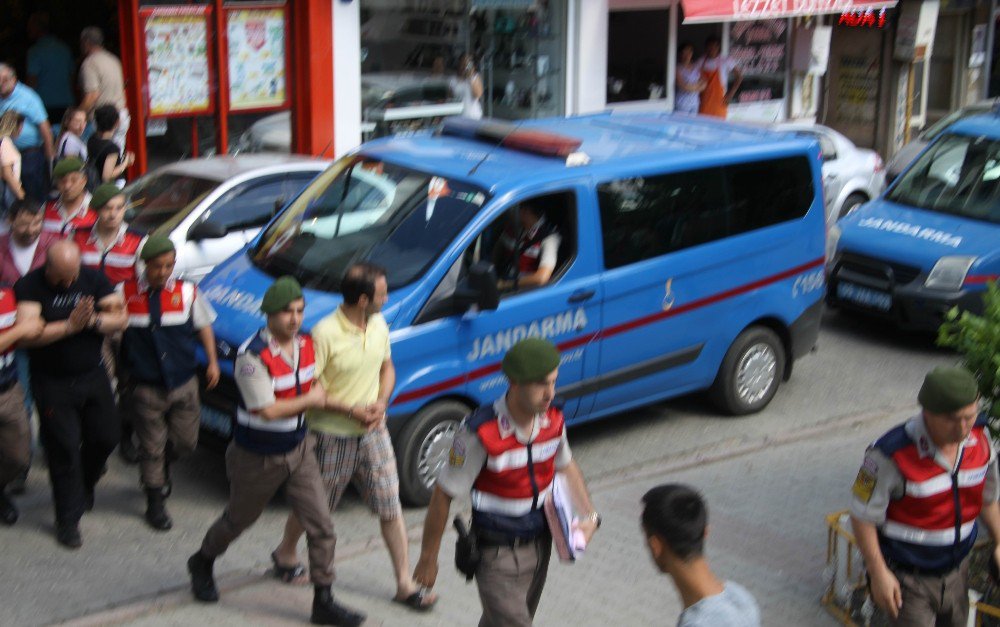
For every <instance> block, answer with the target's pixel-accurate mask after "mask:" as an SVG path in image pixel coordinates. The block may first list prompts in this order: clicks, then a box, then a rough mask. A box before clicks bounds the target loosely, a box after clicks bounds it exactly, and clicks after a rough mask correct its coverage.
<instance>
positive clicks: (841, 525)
mask: <svg viewBox="0 0 1000 627" xmlns="http://www.w3.org/2000/svg"><path fill="white" fill-rule="evenodd" d="M826 526H827V537H826V569H825V570H824V572H823V576H824V579H825V581H826V583H827V585H826V590H825V591H824V593H823V597H822V599H821V601H820V602H821V603H822V605H823V607H825V608H826V610H827V611H828V612H829V613H830V614H831V615H832V616H833V617H834V618H836V619H837V620H838V621H839V622H840V623H841V624H843V625H845V626H846V627H859V626H861V625H869V624H871V623H872V619H873V617H877V615H876V610H875V606H874V603H872V601H871V598H870V597H869V596H868V579H867V574H866V571H865V564H864V560H863V559H862V557H861V551H860V550H859V549H858V547H857V543H856V542H855V540H854V534H853V533H852V532H851V530H850V513H849V512H848V510H842V511H839V512H833V513H832V514H828V515H827V516H826ZM990 546H992V545H991V543H990V542H989V541H988V540H980V541H979V542H977V543H976V547H975V548H974V549H973V550H974V551H978V550H982V549H984V548H986V547H990ZM981 597H982V595H981V594H980V593H979V592H977V591H975V590H970V600H972V601H973V603H972V608H971V609H972V611H971V612H970V613H969V626H970V627H972V626H973V625H975V627H982V625H983V619H984V618H985V617H989V618H991V619H995V620H996V623H995V624H1000V607H997V606H996V605H991V604H989V603H985V602H983V601H979V599H980V598H981ZM878 622H879V623H884V619H883V620H882V621H878Z"/></svg>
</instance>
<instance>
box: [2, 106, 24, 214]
mask: <svg viewBox="0 0 1000 627" xmlns="http://www.w3.org/2000/svg"><path fill="white" fill-rule="evenodd" d="M23 127H24V116H23V115H21V114H20V113H18V112H17V111H4V112H3V113H2V114H0V214H2V215H6V214H7V211H8V210H9V209H10V206H11V205H12V204H14V202H15V201H17V200H23V199H24V197H25V193H24V186H23V185H22V184H21V152H20V151H19V150H18V149H17V146H15V145H14V141H15V140H16V139H17V138H18V137H19V136H20V135H21V129H22V128H23Z"/></svg>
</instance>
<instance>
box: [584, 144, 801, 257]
mask: <svg viewBox="0 0 1000 627" xmlns="http://www.w3.org/2000/svg"><path fill="white" fill-rule="evenodd" d="M779 182H780V183H779ZM597 200H598V204H599V205H600V209H601V225H602V235H603V239H604V266H605V267H606V268H608V269H611V268H618V267H621V266H624V265H628V264H630V263H635V262H638V261H642V260H644V259H652V258H654V257H659V256H660V255H665V254H667V253H671V252H675V251H678V250H683V249H685V248H691V247H692V246H697V245H699V244H706V243H708V242H712V241H715V240H719V239H724V238H726V237H731V236H733V235H738V234H740V233H745V232H747V231H752V230H755V229H760V228H764V227H766V226H771V225H773V224H778V223H781V222H786V221H789V220H794V219H797V218H801V217H803V216H804V215H805V214H806V212H807V211H808V210H809V207H810V205H811V204H812V201H813V184H812V171H811V169H810V167H809V161H808V160H807V159H806V158H805V157H790V158H783V159H772V160H768V161H759V162H751V163H739V164H734V165H728V166H724V167H715V168H706V169H703V170H689V171H686V172H672V173H670V174H663V175H658V176H648V177H636V178H629V179H619V180H616V181H609V182H607V183H603V184H601V185H599V186H598V188H597Z"/></svg>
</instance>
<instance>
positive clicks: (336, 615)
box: [310, 586, 365, 627]
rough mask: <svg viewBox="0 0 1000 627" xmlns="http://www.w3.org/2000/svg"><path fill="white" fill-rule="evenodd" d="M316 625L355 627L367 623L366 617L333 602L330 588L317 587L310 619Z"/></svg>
mask: <svg viewBox="0 0 1000 627" xmlns="http://www.w3.org/2000/svg"><path fill="white" fill-rule="evenodd" d="M310 620H311V621H312V623H313V624H314V625H342V626H348V627H355V626H356V625H360V624H361V623H363V622H365V615H364V614H361V613H360V612H355V611H354V610H352V609H348V608H346V607H344V606H343V605H341V604H339V603H337V602H336V601H334V600H333V592H331V591H330V586H316V593H315V595H313V611H312V617H311V618H310Z"/></svg>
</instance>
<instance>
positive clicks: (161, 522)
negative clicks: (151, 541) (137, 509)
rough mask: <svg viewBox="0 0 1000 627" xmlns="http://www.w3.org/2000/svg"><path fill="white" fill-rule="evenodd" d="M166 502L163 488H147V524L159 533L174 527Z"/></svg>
mask: <svg viewBox="0 0 1000 627" xmlns="http://www.w3.org/2000/svg"><path fill="white" fill-rule="evenodd" d="M166 500H167V497H165V496H164V495H163V488H146V522H147V523H149V526H150V527H152V528H153V529H156V530H158V531H167V530H168V529H170V528H171V527H173V526H174V521H173V520H171V519H170V514H168V513H167V508H166Z"/></svg>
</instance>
